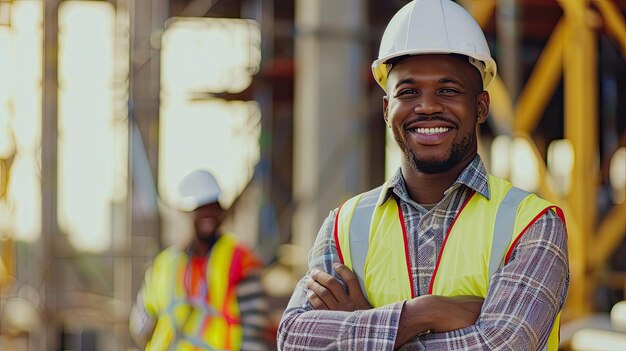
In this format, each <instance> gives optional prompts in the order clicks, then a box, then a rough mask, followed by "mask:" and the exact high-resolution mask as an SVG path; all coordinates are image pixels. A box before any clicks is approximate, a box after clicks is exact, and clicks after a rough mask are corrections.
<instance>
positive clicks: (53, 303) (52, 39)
mask: <svg viewBox="0 0 626 351" xmlns="http://www.w3.org/2000/svg"><path fill="white" fill-rule="evenodd" d="M59 2H60V1H59V0H50V1H44V2H43V72H42V73H43V77H42V78H43V79H42V83H43V90H42V135H41V206H42V217H41V220H42V223H41V228H42V233H41V240H39V242H38V243H37V247H36V250H37V252H38V254H37V255H36V262H37V265H36V267H37V268H36V269H37V270H39V272H38V274H37V276H38V279H37V281H38V282H41V288H40V289H39V292H40V297H41V298H42V301H41V306H43V311H42V322H43V323H42V327H41V330H40V332H39V333H38V334H36V335H33V340H32V343H33V349H34V350H48V351H52V350H56V349H57V348H58V342H59V340H58V325H57V324H58V323H57V316H58V313H57V302H58V300H57V280H56V274H57V272H56V267H57V266H56V265H55V264H54V262H53V261H54V259H55V258H56V255H57V253H56V250H55V249H56V247H57V242H58V239H59V228H58V222H57V199H58V192H57V184H58V182H57V176H58V172H57V168H58V167H57V166H58V154H57V149H58V140H57V123H58V98H57V95H58V90H59V79H58V64H57V62H58V24H59V23H58V22H59V21H58V8H59Z"/></svg>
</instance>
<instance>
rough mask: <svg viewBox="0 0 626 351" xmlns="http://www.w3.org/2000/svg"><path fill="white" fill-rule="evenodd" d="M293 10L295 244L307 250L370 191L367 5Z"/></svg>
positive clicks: (344, 1) (345, 0)
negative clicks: (340, 211)
mask: <svg viewBox="0 0 626 351" xmlns="http://www.w3.org/2000/svg"><path fill="white" fill-rule="evenodd" d="M295 11H296V14H295V17H296V43H295V57H296V74H295V102H294V202H295V204H296V206H297V207H296V210H295V213H294V218H293V226H292V228H293V236H292V242H293V243H294V244H297V245H301V246H303V247H304V248H305V249H307V250H308V249H309V248H310V247H311V245H312V243H313V241H314V239H315V236H316V234H317V232H318V230H319V227H320V225H321V224H322V221H323V219H324V218H325V217H326V216H327V215H328V212H329V211H330V210H332V209H333V208H335V207H337V206H338V205H339V204H340V203H341V202H342V201H343V200H346V199H347V198H348V197H349V196H351V195H354V194H356V193H358V192H361V191H363V190H366V188H367V186H368V185H369V174H368V169H369V164H368V157H367V155H366V153H367V150H368V149H369V148H368V147H367V146H368V144H367V143H368V141H367V140H366V139H367V134H366V133H367V122H368V121H367V117H368V115H369V114H368V108H367V104H366V95H365V93H366V77H367V72H368V71H367V69H368V66H369V62H370V60H369V58H368V57H366V50H365V47H366V46H365V44H366V36H365V34H366V32H365V26H366V11H367V2H366V1H364V0H318V1H310V0H298V1H296V8H295ZM303 261H306V260H303ZM302 263H303V264H306V262H302Z"/></svg>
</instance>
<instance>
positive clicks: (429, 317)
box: [278, 211, 569, 351]
mask: <svg viewBox="0 0 626 351" xmlns="http://www.w3.org/2000/svg"><path fill="white" fill-rule="evenodd" d="M333 216H334V215H333V213H331V215H330V216H329V217H328V218H327V219H326V221H325V223H324V225H323V226H322V229H321V230H320V234H319V235H318V238H317V241H316V243H315V245H314V248H313V250H312V251H311V255H310V257H309V273H308V274H307V276H306V277H305V278H303V279H302V280H301V281H300V283H299V284H298V286H297V288H296V290H295V292H294V294H293V296H292V298H291V301H290V303H289V306H288V308H287V310H286V311H285V313H284V315H283V318H282V320H281V324H280V326H279V333H278V341H279V344H278V345H279V349H281V350H284V351H287V350H321V349H325V350H333V349H337V350H360V349H364V348H367V349H377V350H393V349H394V348H398V347H400V349H402V350H404V349H411V350H423V349H428V350H438V349H464V350H484V349H494V348H496V347H498V348H503V349H514V350H522V349H538V348H539V347H540V346H541V345H544V344H545V343H546V341H547V338H548V336H549V333H550V330H551V327H552V323H553V322H554V318H555V316H556V314H557V313H558V311H559V310H560V308H561V307H562V304H563V301H564V299H565V295H566V291H567V287H568V284H569V273H568V263H567V238H566V234H565V228H564V226H563V223H562V222H561V221H560V219H558V217H557V216H556V215H554V214H553V213H552V212H551V211H548V213H546V215H544V216H543V217H542V218H540V219H539V220H538V221H537V222H535V224H533V225H532V226H531V227H530V228H529V229H528V231H527V232H526V233H525V234H524V236H523V237H522V239H521V240H520V242H519V243H518V244H517V246H516V248H515V250H514V251H513V255H512V256H511V257H512V258H511V260H510V261H509V262H508V263H507V264H506V265H505V266H504V267H503V268H502V269H501V270H500V271H498V272H497V273H496V274H495V276H494V277H493V280H492V283H491V287H490V290H489V293H488V295H487V297H486V298H485V300H484V302H483V301H482V300H481V299H479V298H475V297H455V298H447V297H442V296H433V295H423V296H419V297H416V298H414V299H411V300H408V301H399V302H397V303H394V304H390V305H387V306H383V307H379V308H373V309H372V308H369V305H368V304H366V301H365V299H364V298H363V297H362V294H361V292H360V289H359V287H358V284H357V283H356V282H355V281H354V280H353V278H351V275H352V274H351V272H349V271H348V270H347V269H346V268H345V267H342V266H337V268H336V269H335V268H334V267H333V264H334V263H338V262H339V260H338V257H337V252H336V248H335V244H334V241H333V238H332V226H333V222H334V217H333ZM335 279H336V280H335ZM344 286H345V288H344ZM428 330H430V331H431V333H429V334H423V333H424V332H426V331H428Z"/></svg>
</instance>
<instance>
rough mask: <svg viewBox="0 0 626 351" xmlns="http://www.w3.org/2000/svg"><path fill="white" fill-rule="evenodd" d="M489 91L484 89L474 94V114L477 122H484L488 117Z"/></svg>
mask: <svg viewBox="0 0 626 351" xmlns="http://www.w3.org/2000/svg"><path fill="white" fill-rule="evenodd" d="M489 101H490V100H489V93H488V92H487V91H486V90H485V91H483V92H481V93H480V94H478V96H476V114H477V115H478V116H477V119H478V123H484V122H485V121H486V120H487V117H489Z"/></svg>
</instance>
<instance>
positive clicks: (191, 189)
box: [178, 170, 222, 211]
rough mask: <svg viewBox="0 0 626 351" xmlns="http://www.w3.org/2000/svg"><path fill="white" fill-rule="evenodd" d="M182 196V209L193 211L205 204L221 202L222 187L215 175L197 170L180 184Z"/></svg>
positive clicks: (179, 190)
mask: <svg viewBox="0 0 626 351" xmlns="http://www.w3.org/2000/svg"><path fill="white" fill-rule="evenodd" d="M178 192H179V193H180V196H181V203H180V205H179V207H180V209H181V210H183V211H193V210H195V209H197V208H198V207H202V206H204V205H208V204H212V203H216V202H217V203H219V197H220V194H221V192H222V191H221V189H220V187H219V185H218V184H217V181H216V180H215V177H214V176H213V175H212V174H211V173H209V172H208V171H205V170H195V171H193V172H191V173H189V174H188V175H187V176H185V177H184V178H183V179H182V180H181V181H180V184H178Z"/></svg>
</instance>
